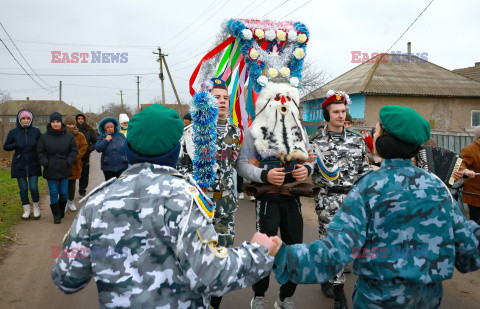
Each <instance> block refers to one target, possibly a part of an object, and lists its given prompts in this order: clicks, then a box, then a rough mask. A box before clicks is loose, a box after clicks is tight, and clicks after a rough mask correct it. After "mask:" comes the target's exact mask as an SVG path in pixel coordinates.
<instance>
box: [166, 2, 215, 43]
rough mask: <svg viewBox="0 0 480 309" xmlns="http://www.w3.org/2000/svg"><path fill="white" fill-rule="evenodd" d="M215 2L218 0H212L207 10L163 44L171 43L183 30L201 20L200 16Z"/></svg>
mask: <svg viewBox="0 0 480 309" xmlns="http://www.w3.org/2000/svg"><path fill="white" fill-rule="evenodd" d="M215 2H216V0H215V1H212V3H210V5H209V6H208V7H207V8H206V9H205V10H203V11H202V13H200V15H198V17H197V18H195V19H194V20H193V21H192V22H191V23H190V24H188V25H187V26H186V27H185V28H183V29H182V30H180V31H179V32H177V33H176V34H175V35H173V36H172V37H171V38H170V39H168V40H167V42H165V43H164V44H163V45H167V44H168V43H170V42H171V41H172V40H173V39H175V38H176V37H178V36H179V35H180V34H182V33H183V32H185V30H187V29H188V28H190V27H191V26H192V25H193V24H194V23H196V22H197V21H198V20H200V18H202V17H203V16H205V15H204V14H205V12H207V11H208V10H209V9H210V7H211V6H212V5H214V4H215Z"/></svg>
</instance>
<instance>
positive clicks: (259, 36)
mask: <svg viewBox="0 0 480 309" xmlns="http://www.w3.org/2000/svg"><path fill="white" fill-rule="evenodd" d="M255 36H256V37H257V39H259V40H261V39H263V38H264V37H265V32H263V30H262V29H255Z"/></svg>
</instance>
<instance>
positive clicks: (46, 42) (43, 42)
mask: <svg viewBox="0 0 480 309" xmlns="http://www.w3.org/2000/svg"><path fill="white" fill-rule="evenodd" d="M17 42H22V43H26V44H38V45H68V46H77V47H83V46H88V47H113V48H124V47H128V48H149V49H150V48H154V47H155V45H107V44H91V43H86V44H79V43H66V42H49V41H32V40H17Z"/></svg>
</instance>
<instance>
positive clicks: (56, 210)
mask: <svg viewBox="0 0 480 309" xmlns="http://www.w3.org/2000/svg"><path fill="white" fill-rule="evenodd" d="M50 209H51V210H52V215H53V223H55V224H59V223H60V222H61V221H62V215H61V209H60V204H58V203H55V204H50Z"/></svg>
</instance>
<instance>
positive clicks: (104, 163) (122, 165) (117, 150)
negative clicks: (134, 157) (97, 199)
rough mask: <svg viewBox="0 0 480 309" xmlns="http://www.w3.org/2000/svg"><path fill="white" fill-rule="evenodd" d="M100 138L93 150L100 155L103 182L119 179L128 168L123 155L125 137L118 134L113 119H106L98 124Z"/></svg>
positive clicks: (118, 127)
mask: <svg viewBox="0 0 480 309" xmlns="http://www.w3.org/2000/svg"><path fill="white" fill-rule="evenodd" d="M98 132H99V133H100V137H99V139H98V140H97V143H96V144H95V149H96V150H97V151H98V152H101V153H102V158H101V169H102V171H103V175H104V176H105V181H107V180H109V179H110V178H113V177H117V178H118V177H119V176H120V175H121V174H122V173H123V171H124V170H126V169H127V167H128V161H127V156H126V154H125V135H123V134H122V133H120V123H119V122H118V120H117V119H115V118H113V117H107V118H104V119H102V120H101V121H100V123H99V124H98Z"/></svg>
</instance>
